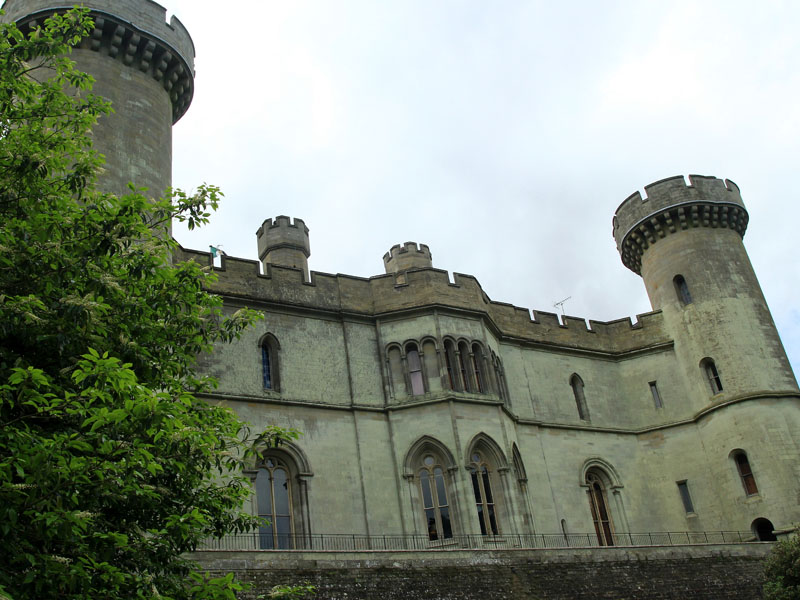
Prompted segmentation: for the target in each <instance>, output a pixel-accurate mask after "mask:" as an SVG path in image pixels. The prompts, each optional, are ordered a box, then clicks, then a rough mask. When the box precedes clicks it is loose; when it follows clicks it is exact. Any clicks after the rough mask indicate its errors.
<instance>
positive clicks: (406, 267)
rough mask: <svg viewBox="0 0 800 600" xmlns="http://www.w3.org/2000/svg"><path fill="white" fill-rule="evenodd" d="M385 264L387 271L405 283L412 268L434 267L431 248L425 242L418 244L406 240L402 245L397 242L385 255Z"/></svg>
mask: <svg viewBox="0 0 800 600" xmlns="http://www.w3.org/2000/svg"><path fill="white" fill-rule="evenodd" d="M383 266H384V268H385V269H386V273H387V274H390V273H394V274H395V275H396V276H397V282H398V283H405V274H406V272H407V271H411V270H412V269H430V268H432V267H433V258H432V256H431V250H430V248H428V247H427V246H426V245H425V244H420V245H419V246H417V243H416V242H406V243H405V244H403V245H402V246H401V245H400V244H395V245H394V246H392V248H391V249H390V250H389V252H387V253H386V254H384V255H383Z"/></svg>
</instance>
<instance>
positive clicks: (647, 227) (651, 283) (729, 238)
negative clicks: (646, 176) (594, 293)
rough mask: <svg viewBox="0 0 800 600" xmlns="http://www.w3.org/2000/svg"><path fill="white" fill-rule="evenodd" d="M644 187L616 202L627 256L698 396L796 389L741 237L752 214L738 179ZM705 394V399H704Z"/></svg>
mask: <svg viewBox="0 0 800 600" xmlns="http://www.w3.org/2000/svg"><path fill="white" fill-rule="evenodd" d="M689 181H690V185H686V182H685V181H684V179H683V177H682V176H679V177H671V178H669V179H664V180H661V181H658V182H656V183H653V184H651V185H648V186H646V187H645V191H646V193H647V196H646V197H645V198H642V196H641V194H640V193H639V192H636V193H635V194H633V195H631V196H630V197H629V198H628V199H626V200H625V202H623V203H622V204H621V205H620V207H619V208H618V209H617V212H616V216H615V217H614V221H613V229H614V237H615V239H616V242H617V248H618V250H619V252H620V255H621V257H622V262H623V263H624V264H625V266H627V267H628V268H629V269H631V270H632V271H634V272H635V273H638V274H640V275H641V276H642V278H643V279H644V283H645V286H646V288H647V293H648V295H649V297H650V303H651V304H652V306H653V309H654V310H661V311H662V312H663V313H664V320H665V325H666V326H667V327H668V329H669V331H670V332H671V335H672V336H673V338H674V340H675V353H676V355H677V357H678V359H679V361H680V362H681V363H682V366H683V369H685V371H686V377H687V381H690V382H694V386H695V390H696V392H697V394H695V395H694V397H696V398H700V399H705V398H709V396H711V397H712V398H711V399H712V401H722V400H726V399H731V398H736V397H742V396H744V395H748V394H755V393H760V392H763V391H765V390H769V391H786V390H797V383H796V381H795V378H794V375H793V373H792V369H791V367H790V365H789V361H788V359H787V357H786V352H785V351H784V349H783V345H782V344H781V340H780V337H779V336H778V331H777V329H776V328H775V324H774V322H773V320H772V316H771V314H770V312H769V308H768V307H767V302H766V300H765V299H764V295H763V293H762V291H761V286H760V285H759V283H758V279H757V278H756V275H755V272H754V271H753V267H752V265H751V264H750V259H749V258H748V256H747V251H746V250H745V247H744V244H743V243H742V238H743V236H744V233H745V230H746V228H747V223H748V214H747V211H746V210H745V207H744V203H743V202H742V197H741V194H740V193H739V188H738V187H737V186H736V184H734V183H733V182H732V181H729V180H725V181H722V180H720V179H716V178H714V177H701V176H699V175H691V176H690V177H689ZM705 403H706V401H703V402H701V406H698V408H701V407H702V405H704V404H705Z"/></svg>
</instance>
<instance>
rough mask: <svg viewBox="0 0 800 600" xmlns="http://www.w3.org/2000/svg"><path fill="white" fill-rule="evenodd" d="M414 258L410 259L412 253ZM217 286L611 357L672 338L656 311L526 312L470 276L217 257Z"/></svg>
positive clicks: (203, 259)
mask: <svg viewBox="0 0 800 600" xmlns="http://www.w3.org/2000/svg"><path fill="white" fill-rule="evenodd" d="M412 254H413V253H412ZM176 260H195V261H197V262H199V263H201V264H204V265H209V266H210V265H212V264H213V262H212V258H211V255H210V254H209V253H208V252H200V251H195V250H185V249H180V251H179V252H178V254H177V255H176ZM214 270H215V272H216V273H217V275H218V281H217V283H215V284H214V286H213V291H214V292H216V293H219V294H222V295H223V296H224V295H230V296H231V297H234V298H237V299H238V301H242V299H244V298H246V299H247V301H252V302H254V303H262V302H266V303H274V304H280V305H283V306H292V307H295V308H298V309H301V310H304V311H307V310H311V311H320V312H321V313H324V314H331V313H342V314H347V315H351V316H355V315H358V316H359V317H361V318H366V319H370V318H378V317H381V318H385V317H386V316H391V315H399V314H403V313H405V312H407V311H417V310H419V309H422V308H424V307H429V308H437V309H440V310H452V311H455V312H458V313H462V314H463V313H465V312H466V313H472V314H473V315H483V316H484V318H486V319H487V324H488V327H489V328H490V329H492V330H493V331H495V332H496V334H497V335H498V336H499V337H503V338H505V339H507V340H511V341H515V342H518V343H522V344H533V345H537V346H545V347H552V348H561V349H563V350H564V351H568V352H578V353H590V354H596V355H599V356H603V357H608V358H611V359H613V358H614V357H615V356H623V355H627V354H628V353H631V352H639V351H647V350H649V349H658V348H663V347H666V346H668V345H669V344H670V343H671V338H670V337H669V336H668V335H667V333H666V332H665V331H664V328H663V319H662V315H661V313H660V312H654V313H647V314H643V315H638V317H637V321H636V322H635V323H634V322H631V320H630V319H629V318H623V319H619V320H617V321H610V322H602V321H594V320H590V321H588V322H587V320H586V319H583V318H580V317H565V318H563V319H562V320H559V317H558V315H556V314H554V313H550V312H542V311H531V310H530V309H528V308H521V307H518V306H514V305H511V304H507V303H503V302H495V301H492V300H491V299H490V298H489V296H488V295H487V294H486V292H484V291H483V288H482V287H481V285H480V283H479V282H478V280H477V279H476V278H475V277H473V276H471V275H463V274H460V273H454V274H453V281H452V282H451V280H450V276H449V274H448V272H447V271H444V270H441V269H434V268H429V269H419V270H413V269H412V270H410V271H409V272H407V273H406V274H405V277H404V278H403V282H402V283H400V284H398V281H397V278H396V277H395V276H394V275H392V274H388V275H377V276H374V277H370V278H363V277H354V276H350V275H342V274H338V275H332V274H328V273H320V272H316V271H314V272H311V273H310V277H304V276H303V274H302V273H301V272H300V270H298V269H297V268H291V267H287V266H282V265H277V264H273V265H271V266H270V268H269V269H266V270H265V272H264V274H260V273H259V268H258V263H257V262H256V261H253V260H247V259H241V258H235V257H231V256H223V257H222V266H221V268H215V269H214Z"/></svg>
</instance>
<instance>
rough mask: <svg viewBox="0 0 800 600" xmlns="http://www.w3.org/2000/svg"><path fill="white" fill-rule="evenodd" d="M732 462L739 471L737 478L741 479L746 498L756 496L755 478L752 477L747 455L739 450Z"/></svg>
mask: <svg viewBox="0 0 800 600" xmlns="http://www.w3.org/2000/svg"><path fill="white" fill-rule="evenodd" d="M733 460H734V461H735V462H736V469H737V470H738V471H739V477H740V478H741V479H742V485H743V486H744V492H745V494H747V495H748V496H753V495H755V494H758V486H757V485H756V478H755V477H754V476H753V470H752V469H751V468H750V461H749V460H748V459H747V453H746V452H744V451H743V450H740V451H738V452H736V453H735V454H734V455H733Z"/></svg>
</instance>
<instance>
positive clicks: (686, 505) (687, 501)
mask: <svg viewBox="0 0 800 600" xmlns="http://www.w3.org/2000/svg"><path fill="white" fill-rule="evenodd" d="M678 490H679V491H680V493H681V500H682V501H683V509H684V510H685V511H686V512H687V513H693V512H694V505H693V504H692V496H691V495H690V494H689V485H688V484H687V483H686V482H685V481H679V482H678Z"/></svg>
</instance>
